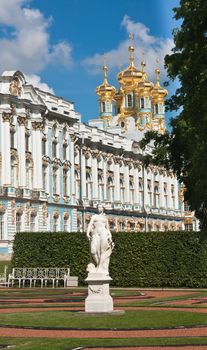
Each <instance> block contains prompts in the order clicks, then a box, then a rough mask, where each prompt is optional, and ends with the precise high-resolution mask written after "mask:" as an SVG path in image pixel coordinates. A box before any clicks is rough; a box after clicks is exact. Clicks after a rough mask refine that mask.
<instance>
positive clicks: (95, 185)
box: [92, 152, 98, 200]
mask: <svg viewBox="0 0 207 350" xmlns="http://www.w3.org/2000/svg"><path fill="white" fill-rule="evenodd" d="M92 180H93V200H98V165H97V154H96V152H93V153H92Z"/></svg>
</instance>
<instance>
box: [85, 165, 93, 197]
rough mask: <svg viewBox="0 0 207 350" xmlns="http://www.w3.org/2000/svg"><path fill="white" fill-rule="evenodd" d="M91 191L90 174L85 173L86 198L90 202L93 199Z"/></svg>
mask: <svg viewBox="0 0 207 350" xmlns="http://www.w3.org/2000/svg"><path fill="white" fill-rule="evenodd" d="M92 192H93V189H92V178H91V173H90V172H88V171H87V173H86V197H87V198H88V199H89V200H91V199H92V197H93V193H92Z"/></svg>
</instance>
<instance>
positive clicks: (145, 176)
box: [143, 166, 149, 207]
mask: <svg viewBox="0 0 207 350" xmlns="http://www.w3.org/2000/svg"><path fill="white" fill-rule="evenodd" d="M143 190H144V203H143V206H144V207H146V205H147V204H148V202H149V200H148V191H147V169H146V168H145V167H144V166H143Z"/></svg>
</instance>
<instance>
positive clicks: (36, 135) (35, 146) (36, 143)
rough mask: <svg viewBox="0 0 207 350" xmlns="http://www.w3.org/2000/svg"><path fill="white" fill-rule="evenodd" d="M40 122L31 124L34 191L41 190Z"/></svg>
mask: <svg viewBox="0 0 207 350" xmlns="http://www.w3.org/2000/svg"><path fill="white" fill-rule="evenodd" d="M41 126H42V123H41V122H32V150H33V160H34V168H33V175H34V177H33V179H34V181H33V187H34V189H35V190H39V191H40V190H42V149H41V146H42V140H41V131H40V129H41Z"/></svg>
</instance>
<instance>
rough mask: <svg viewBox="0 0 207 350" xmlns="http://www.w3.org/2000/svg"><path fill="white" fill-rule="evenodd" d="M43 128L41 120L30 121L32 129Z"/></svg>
mask: <svg viewBox="0 0 207 350" xmlns="http://www.w3.org/2000/svg"><path fill="white" fill-rule="evenodd" d="M42 128H43V123H42V122H37V121H33V122H32V129H33V130H35V131H37V130H42Z"/></svg>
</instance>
